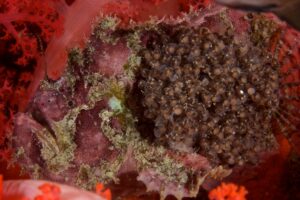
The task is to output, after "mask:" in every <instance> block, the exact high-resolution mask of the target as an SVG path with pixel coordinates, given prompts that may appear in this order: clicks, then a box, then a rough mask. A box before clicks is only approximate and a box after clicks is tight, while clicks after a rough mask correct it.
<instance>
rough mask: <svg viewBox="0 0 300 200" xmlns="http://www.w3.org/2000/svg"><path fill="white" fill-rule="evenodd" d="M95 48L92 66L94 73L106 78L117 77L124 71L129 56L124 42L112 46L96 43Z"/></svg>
mask: <svg viewBox="0 0 300 200" xmlns="http://www.w3.org/2000/svg"><path fill="white" fill-rule="evenodd" d="M95 47H96V49H97V50H96V52H95V55H94V59H95V65H94V66H92V68H93V69H94V70H95V71H100V72H102V73H103V74H104V75H106V76H115V75H119V74H121V73H122V72H123V71H124V69H123V66H124V65H125V64H126V62H127V59H128V57H129V55H130V49H129V48H128V47H127V45H126V42H125V41H118V42H117V43H116V44H114V45H111V44H108V43H97V44H95Z"/></svg>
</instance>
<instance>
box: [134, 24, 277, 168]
mask: <svg viewBox="0 0 300 200" xmlns="http://www.w3.org/2000/svg"><path fill="white" fill-rule="evenodd" d="M159 30H160V31H157V33H156V34H157V36H158V37H156V39H154V40H152V41H151V42H149V43H148V44H147V45H148V47H147V48H146V49H145V50H143V52H142V53H141V56H142V58H143V59H142V64H141V69H140V74H141V77H142V78H141V80H140V81H139V88H140V89H141V90H142V94H143V100H142V101H143V103H142V104H143V106H144V109H145V110H144V117H145V118H147V119H149V120H152V121H153V124H154V130H153V133H154V136H155V137H156V140H157V141H159V143H162V144H164V145H166V146H168V147H169V148H171V149H173V150H178V151H182V152H190V153H191V152H198V153H200V154H201V155H205V156H206V157H208V158H210V161H211V162H212V163H215V164H223V165H231V166H232V165H235V164H239V165H243V164H244V163H245V162H248V161H250V162H252V163H256V161H257V154H258V153H259V152H262V151H266V150H270V149H272V148H273V147H274V145H276V142H275V139H274V136H273V134H272V127H271V119H272V117H273V116H274V115H275V112H276V110H277V109H278V105H279V95H278V92H277V91H278V86H279V83H278V81H279V80H278V69H279V65H278V62H277V60H276V58H275V57H274V56H273V55H272V54H271V53H269V52H268V51H267V50H264V49H263V48H260V47H259V46H257V45H255V44H254V41H253V40H251V39H250V37H249V39H248V40H247V39H244V40H243V41H239V40H238V39H237V38H236V37H235V36H234V35H233V30H232V29H231V28H230V27H228V28H227V29H226V31H225V32H224V33H223V34H220V33H217V32H213V31H211V30H210V29H209V28H207V27H201V28H188V27H184V26H182V27H180V26H176V27H172V26H167V25H165V26H164V25H161V26H160V27H159ZM249 34H250V35H251V34H253V33H252V32H250V33H249ZM260 41H262V40H260Z"/></svg>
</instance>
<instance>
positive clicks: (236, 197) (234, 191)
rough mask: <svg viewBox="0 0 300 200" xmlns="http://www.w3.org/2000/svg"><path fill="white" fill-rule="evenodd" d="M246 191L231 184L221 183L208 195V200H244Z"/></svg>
mask: <svg viewBox="0 0 300 200" xmlns="http://www.w3.org/2000/svg"><path fill="white" fill-rule="evenodd" d="M247 193H248V192H247V190H246V189H245V187H243V186H240V187H239V186H237V185H235V184H233V183H222V184H221V185H220V186H218V187H217V188H215V189H213V190H212V191H210V193H209V199H210V200H246V197H245V196H246V194H247Z"/></svg>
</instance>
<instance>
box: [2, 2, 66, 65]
mask: <svg viewBox="0 0 300 200" xmlns="http://www.w3.org/2000/svg"><path fill="white" fill-rule="evenodd" d="M0 8H1V9H0V24H1V25H2V27H1V32H2V35H1V36H0V40H9V39H13V40H15V42H14V43H12V44H11V46H10V51H12V52H14V53H17V52H18V51H21V52H22V56H20V57H19V58H18V59H17V64H19V65H26V64H27V63H28V61H29V60H30V59H32V58H36V56H37V55H39V49H40V46H39V45H40V43H41V42H46V43H47V42H49V41H50V39H51V37H52V35H53V34H54V33H57V31H61V28H60V27H61V24H62V23H61V20H62V18H61V17H59V16H58V14H57V12H56V11H55V10H54V9H53V8H52V7H51V6H49V1H41V0H39V1H37V0H1V1H0ZM34 28H36V29H38V31H36V32H34V31H32V29H34Z"/></svg>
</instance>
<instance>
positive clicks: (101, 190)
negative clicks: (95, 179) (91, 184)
mask: <svg viewBox="0 0 300 200" xmlns="http://www.w3.org/2000/svg"><path fill="white" fill-rule="evenodd" d="M96 193H97V194H98V195H100V196H101V197H103V198H105V199H106V200H111V199H112V196H111V191H110V189H106V188H105V187H104V185H103V184H102V183H98V184H97V185H96Z"/></svg>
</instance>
